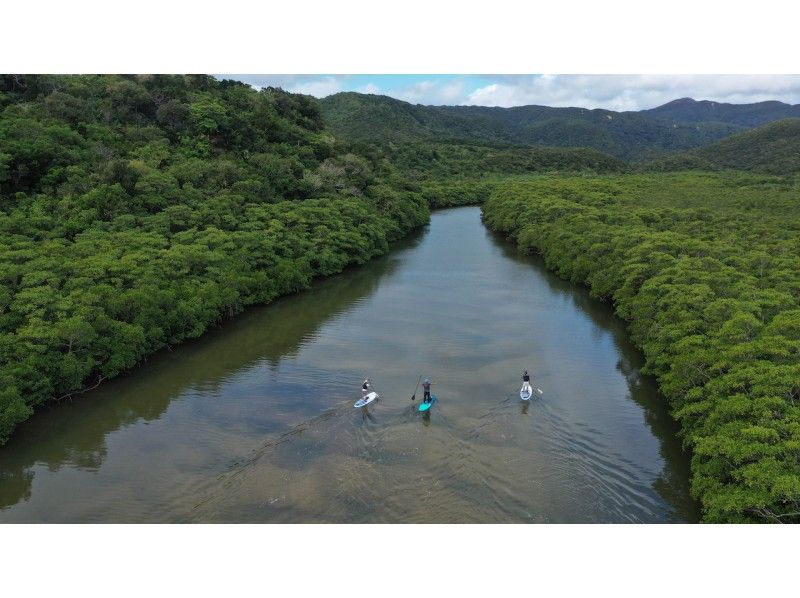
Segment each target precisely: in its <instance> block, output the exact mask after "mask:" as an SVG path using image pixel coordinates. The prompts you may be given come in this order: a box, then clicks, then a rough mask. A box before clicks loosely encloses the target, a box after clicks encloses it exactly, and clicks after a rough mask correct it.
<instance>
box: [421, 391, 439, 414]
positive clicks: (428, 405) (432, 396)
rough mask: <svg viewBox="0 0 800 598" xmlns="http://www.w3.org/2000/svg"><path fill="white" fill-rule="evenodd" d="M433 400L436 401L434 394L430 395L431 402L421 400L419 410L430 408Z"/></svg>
mask: <svg viewBox="0 0 800 598" xmlns="http://www.w3.org/2000/svg"><path fill="white" fill-rule="evenodd" d="M435 402H436V395H431V402H430V403H426V402H425V401H423V402H422V403H420V404H419V410H420V411H427V410H428V409H430V408H431V407H432V406H433V404H434V403H435Z"/></svg>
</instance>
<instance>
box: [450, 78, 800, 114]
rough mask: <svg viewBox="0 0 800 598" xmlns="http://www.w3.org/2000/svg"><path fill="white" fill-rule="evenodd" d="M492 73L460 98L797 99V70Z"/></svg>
mask: <svg viewBox="0 0 800 598" xmlns="http://www.w3.org/2000/svg"><path fill="white" fill-rule="evenodd" d="M489 78H494V77H489ZM495 79H496V81H497V82H495V83H491V84H489V85H484V86H482V87H479V88H477V89H475V90H473V91H472V92H471V93H469V94H468V95H467V97H466V98H464V100H463V101H462V102H461V103H462V104H474V105H481V106H504V107H509V106H523V105H528V104H541V105H545V106H578V107H583V108H606V109H609V110H642V109H645V108H653V107H655V106H659V105H661V104H665V103H667V102H669V101H671V100H674V99H677V98H681V97H692V98H694V99H697V100H713V101H717V102H730V103H750V102H760V101H764V100H780V101H784V102H788V103H800V76H797V75H542V76H530V75H520V76H498V77H496V78H495Z"/></svg>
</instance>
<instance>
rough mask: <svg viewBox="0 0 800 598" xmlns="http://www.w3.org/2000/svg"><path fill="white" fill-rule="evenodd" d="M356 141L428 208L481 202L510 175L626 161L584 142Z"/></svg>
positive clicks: (602, 167)
mask: <svg viewBox="0 0 800 598" xmlns="http://www.w3.org/2000/svg"><path fill="white" fill-rule="evenodd" d="M356 147H358V148H359V149H360V151H362V152H363V153H365V154H369V155H372V157H373V159H375V160H386V161H387V162H389V163H390V164H392V166H393V167H394V168H395V169H396V170H397V172H398V173H400V174H401V175H402V176H403V177H404V178H405V179H407V180H408V181H409V182H411V183H413V184H415V185H417V186H418V189H419V191H420V192H421V193H422V196H423V197H424V198H425V200H426V202H427V203H428V205H429V206H430V207H431V208H449V207H454V206H463V205H475V204H480V203H483V202H484V201H485V200H486V198H488V197H489V193H491V191H492V190H493V189H494V188H495V187H496V186H497V185H498V184H499V183H500V182H502V181H504V180H506V179H508V178H509V177H511V176H519V175H529V174H532V173H543V174H544V173H556V172H559V173H574V174H597V173H612V172H624V171H626V170H628V169H629V167H628V165H627V164H626V163H625V162H623V161H622V160H619V159H618V158H614V157H613V156H609V155H608V154H604V153H602V152H598V151H596V150H592V149H587V148H558V147H525V146H518V145H507V144H493V145H480V144H464V143H457V142H452V143H443V142H438V143H437V142H413V143H412V142H404V143H383V144H370V143H363V142H362V143H359V144H358V145H357V146H356Z"/></svg>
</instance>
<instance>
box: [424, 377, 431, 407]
mask: <svg viewBox="0 0 800 598" xmlns="http://www.w3.org/2000/svg"><path fill="white" fill-rule="evenodd" d="M431 384H433V382H431V381H430V380H428V379H427V378H425V382H423V383H422V402H423V403H430V402H431Z"/></svg>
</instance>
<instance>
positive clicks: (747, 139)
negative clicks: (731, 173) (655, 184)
mask: <svg viewBox="0 0 800 598" xmlns="http://www.w3.org/2000/svg"><path fill="white" fill-rule="evenodd" d="M644 169H645V170H650V171H656V170H657V171H677V170H718V169H731V170H748V171H753V172H761V173H767V174H778V175H788V174H795V173H798V172H800V118H785V119H783V120H778V121H775V122H771V123H769V124H766V125H764V126H761V127H758V128H757V129H753V130H750V131H746V132H744V133H739V134H737V135H733V136H731V137H728V138H726V139H723V140H721V141H718V142H716V143H714V144H712V145H709V146H706V147H703V148H698V149H695V150H692V151H689V152H681V153H677V154H674V155H669V156H664V157H662V158H659V159H657V160H654V161H652V162H649V163H647V164H646V165H645V166H644Z"/></svg>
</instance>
